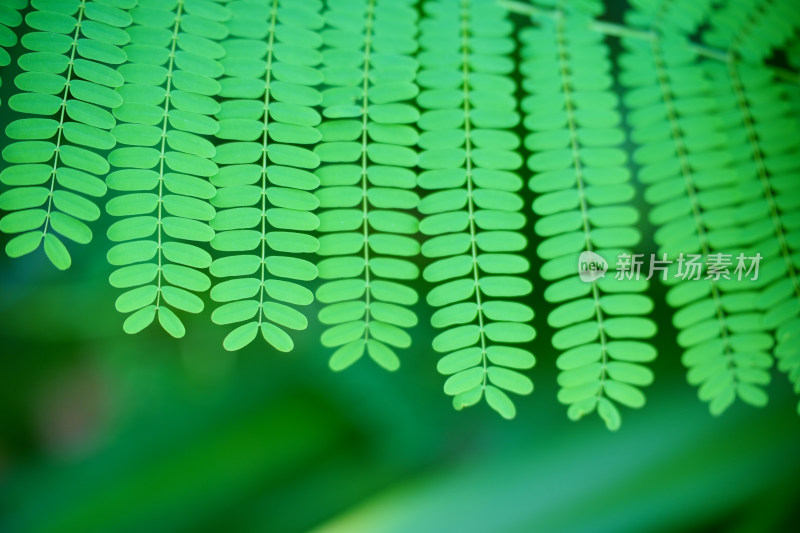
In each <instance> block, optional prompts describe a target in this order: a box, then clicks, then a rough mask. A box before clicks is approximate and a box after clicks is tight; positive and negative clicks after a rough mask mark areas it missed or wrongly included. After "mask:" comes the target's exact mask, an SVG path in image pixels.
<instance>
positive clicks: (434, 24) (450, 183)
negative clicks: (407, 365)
mask: <svg viewBox="0 0 800 533" xmlns="http://www.w3.org/2000/svg"><path fill="white" fill-rule="evenodd" d="M424 11H425V14H426V18H425V19H424V20H423V21H422V23H421V29H422V35H421V41H422V46H423V52H422V53H421V54H420V62H421V65H422V70H421V71H420V73H419V83H420V85H422V87H423V88H424V90H423V91H422V92H421V93H420V95H419V98H418V99H417V103H418V104H419V106H420V107H421V108H422V109H423V113H422V115H421V116H420V119H419V127H420V129H421V130H422V131H423V133H422V135H421V136H420V140H419V144H420V147H421V148H422V149H423V151H422V153H421V154H420V159H419V166H420V168H421V169H422V172H421V173H420V175H419V186H420V188H422V189H424V190H427V191H431V192H429V193H428V194H427V195H426V196H425V198H423V200H422V201H421V202H420V206H419V210H420V212H421V213H423V214H424V215H425V219H424V220H423V221H422V223H421V224H420V231H421V232H422V233H423V234H424V235H425V236H426V239H425V242H424V244H423V245H422V254H423V255H424V256H425V257H427V258H430V259H431V260H432V261H431V263H430V264H429V265H428V266H427V267H426V268H425V270H424V273H423V276H424V278H425V280H426V281H428V282H430V283H435V284H437V286H436V287H434V288H433V289H431V291H430V292H429V293H428V296H427V302H428V304H429V305H431V306H432V307H435V308H438V309H437V311H436V312H435V313H434V314H433V317H432V319H431V322H432V325H433V326H434V327H436V328H441V329H443V330H444V331H442V332H441V333H439V334H438V335H437V336H436V338H434V340H433V348H434V350H436V351H437V352H441V353H444V354H446V355H445V356H444V357H442V359H440V361H439V364H438V369H439V372H441V373H442V374H446V375H450V377H449V378H448V379H447V381H446V382H445V385H444V391H445V392H446V393H447V394H450V395H452V396H453V405H454V407H455V408H456V409H462V408H463V407H467V406H470V405H473V404H475V403H477V402H479V401H480V400H481V398H483V397H484V395H485V398H486V401H487V403H488V404H489V405H490V406H491V407H492V408H493V409H495V410H496V411H497V412H499V413H500V414H501V415H502V416H503V417H505V418H513V417H514V416H515V414H516V408H515V406H514V403H513V402H512V400H511V399H510V398H509V397H508V395H507V394H506V392H505V391H509V392H514V393H516V394H530V393H531V392H532V391H533V383H532V382H531V380H530V379H529V378H528V377H527V376H525V375H523V374H522V373H520V372H518V370H520V369H527V368H530V367H532V366H533V365H534V362H535V359H534V356H533V354H532V353H531V352H530V351H529V350H528V349H526V348H520V347H516V346H508V345H509V344H520V343H527V342H530V341H531V340H532V339H533V337H534V334H535V331H534V329H533V327H531V326H530V324H529V322H530V321H531V319H532V318H533V311H532V310H531V308H530V307H528V306H527V305H525V304H523V303H520V302H518V301H513V300H514V299H516V298H519V297H523V296H526V295H527V294H529V293H530V292H531V290H532V285H531V283H530V281H528V280H527V279H525V277H524V276H525V274H526V273H527V272H528V270H529V268H530V264H529V262H528V260H527V259H526V258H524V257H523V256H521V255H520V254H519V252H520V251H521V250H522V249H523V248H524V247H525V245H526V239H525V237H524V236H523V235H522V234H521V232H520V230H521V228H523V227H524V225H525V216H524V215H523V214H522V213H521V212H520V211H521V210H522V207H523V201H522V198H521V197H520V195H519V194H518V193H517V192H516V191H518V190H519V189H520V188H521V187H522V181H521V180H520V178H519V177H518V176H517V175H516V174H515V173H514V171H516V170H517V169H518V168H519V167H520V166H521V165H522V158H521V157H520V156H519V155H518V154H517V153H516V152H515V150H516V149H517V148H518V147H519V144H520V142H519V138H518V137H517V135H516V134H515V133H514V132H513V131H511V130H512V129H513V128H514V126H516V125H517V124H518V123H519V115H518V113H517V112H516V106H517V105H516V104H517V103H516V99H515V97H514V90H515V88H516V86H515V83H514V82H513V80H512V79H511V78H510V74H511V72H512V71H513V69H514V64H513V61H511V58H510V57H509V54H510V53H511V52H512V51H513V50H514V41H513V39H511V38H510V37H509V35H510V34H511V31H512V29H513V26H512V25H511V23H510V22H509V21H508V19H507V15H506V12H505V11H504V10H503V9H501V8H499V7H498V6H497V4H496V3H494V2H492V1H490V0H463V1H459V0H439V1H433V2H427V3H426V4H425V6H424Z"/></svg>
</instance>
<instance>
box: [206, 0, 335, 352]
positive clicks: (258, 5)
mask: <svg viewBox="0 0 800 533" xmlns="http://www.w3.org/2000/svg"><path fill="white" fill-rule="evenodd" d="M228 7H229V9H230V11H231V13H232V17H231V18H230V20H228V21H227V22H226V26H227V28H228V31H229V32H230V36H229V38H228V39H226V40H225V42H224V43H222V49H223V50H224V55H225V57H224V59H222V61H221V62H222V66H223V69H224V77H223V78H222V80H221V81H220V85H221V90H220V92H219V97H220V100H221V106H220V109H219V111H218V112H217V113H216V117H217V119H218V121H219V131H217V132H216V137H217V139H219V141H218V142H217V148H216V155H215V156H214V159H213V160H214V161H215V162H216V163H217V164H218V165H219V171H218V172H217V173H216V174H215V175H214V176H212V178H211V183H213V184H214V185H215V186H216V187H217V188H218V190H217V194H216V196H215V197H214V198H213V199H212V201H211V203H212V204H213V205H214V207H215V208H216V209H217V215H216V217H215V218H214V219H213V220H212V221H211V226H212V228H214V230H215V231H216V235H215V236H214V238H213V239H212V240H211V246H212V248H214V250H216V251H217V252H219V253H218V254H217V255H216V256H215V259H214V262H213V263H212V264H211V273H212V274H213V275H214V276H215V277H217V278H219V280H220V281H217V282H216V283H215V285H214V287H213V288H212V289H211V298H212V299H214V300H215V301H217V302H220V303H221V304H222V305H220V306H218V307H217V308H216V309H215V310H214V313H213V314H212V316H211V319H212V320H213V321H214V322H215V323H217V324H223V325H227V324H239V323H241V325H239V326H237V327H236V328H235V329H233V330H232V331H231V332H230V333H229V334H228V335H227V337H226V338H225V341H224V343H223V345H224V347H225V348H226V349H228V350H238V349H240V348H243V347H244V346H246V345H247V344H250V343H251V342H252V341H253V340H254V339H255V337H256V336H257V335H258V334H259V332H260V334H261V336H262V337H263V338H264V339H265V340H266V341H267V342H268V343H269V344H270V345H272V346H273V347H274V348H275V349H277V350H279V351H282V352H288V351H290V350H291V349H292V348H293V347H294V341H293V340H292V338H291V337H290V336H289V334H288V333H287V332H286V330H287V329H288V330H303V329H305V328H306V327H307V325H308V320H307V318H306V316H305V315H304V314H303V313H302V312H300V311H298V310H297V309H295V307H296V306H307V305H308V304H310V303H311V302H312V300H313V295H312V293H311V291H310V290H309V289H307V288H306V287H304V286H303V285H302V284H301V283H298V282H308V281H311V280H314V279H315V278H316V277H317V268H316V266H315V265H314V264H313V263H312V262H310V261H308V260H307V259H301V258H299V257H296V255H297V254H310V253H314V252H316V251H317V249H318V248H319V242H318V241H317V239H316V237H314V236H312V235H311V234H310V233H311V232H313V231H314V230H316V229H317V227H318V226H319V219H318V218H317V216H316V215H315V214H314V213H313V212H312V211H313V210H314V209H316V207H317V206H318V205H319V201H318V200H317V198H316V196H314V195H313V194H312V192H311V191H313V190H314V189H316V188H317V186H318V185H319V179H318V178H317V177H316V176H315V175H314V174H313V170H314V169H315V168H317V167H318V166H319V161H320V160H319V157H318V156H317V155H316V154H315V153H314V152H313V151H312V150H311V147H312V146H313V145H314V144H316V143H317V142H318V141H319V140H320V137H321V136H320V133H319V130H318V129H317V125H318V124H319V123H320V115H319V113H318V112H317V111H316V110H315V109H314V107H315V106H317V105H319V104H320V103H321V101H322V96H321V95H320V93H319V91H317V90H316V89H315V88H314V87H315V86H316V85H317V84H319V83H320V81H321V80H322V76H321V75H320V73H319V69H318V65H319V63H320V61H321V59H322V57H321V54H320V53H319V51H318V48H319V46H320V44H321V41H322V39H321V38H320V36H319V34H318V32H319V30H320V29H321V28H322V26H323V21H322V17H321V16H320V15H319V14H318V13H319V11H321V9H322V3H321V2H302V3H296V2H292V1H288V0H284V1H282V2H279V1H277V0H262V1H259V2H252V1H251V2H231V3H230V4H228Z"/></svg>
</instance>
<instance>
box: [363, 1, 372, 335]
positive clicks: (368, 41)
mask: <svg viewBox="0 0 800 533" xmlns="http://www.w3.org/2000/svg"><path fill="white" fill-rule="evenodd" d="M374 16H375V0H369V3H368V4H367V21H366V26H365V30H364V31H365V32H366V34H365V36H364V79H363V86H362V92H361V193H362V198H361V209H362V210H363V213H364V286H365V287H366V290H365V291H364V305H365V308H364V342H367V341H368V340H369V319H370V309H369V305H370V290H371V289H370V285H369V284H370V276H369V218H368V205H367V191H368V181H367V163H368V159H367V139H368V137H367V124H368V114H367V112H368V106H369V94H368V91H369V69H370V53H371V51H372V25H373V17H374Z"/></svg>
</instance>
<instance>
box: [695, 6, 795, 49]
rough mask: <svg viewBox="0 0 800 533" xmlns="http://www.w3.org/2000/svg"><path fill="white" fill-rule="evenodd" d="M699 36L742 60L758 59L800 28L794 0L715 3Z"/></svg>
mask: <svg viewBox="0 0 800 533" xmlns="http://www.w3.org/2000/svg"><path fill="white" fill-rule="evenodd" d="M709 22H710V28H709V29H708V30H707V31H705V32H703V40H704V41H705V42H706V43H707V44H709V45H711V46H715V47H717V48H721V49H723V50H728V51H729V52H731V53H734V54H736V55H737V56H738V57H741V58H743V59H744V60H746V61H752V62H762V61H763V60H764V59H766V58H767V57H769V56H770V55H771V54H772V52H773V51H774V50H775V49H778V48H782V47H783V46H785V45H786V43H787V42H788V41H789V40H790V39H791V38H792V37H794V35H795V34H796V32H797V30H798V28H800V9H798V6H797V1H796V0H725V1H723V2H722V5H721V6H717V7H715V12H714V16H713V17H710V20H709Z"/></svg>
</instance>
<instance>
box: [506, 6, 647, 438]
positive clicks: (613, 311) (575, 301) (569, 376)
mask: <svg viewBox="0 0 800 533" xmlns="http://www.w3.org/2000/svg"><path fill="white" fill-rule="evenodd" d="M584 28H585V19H584V18H583V17H581V16H575V17H571V18H567V19H557V20H555V21H543V23H542V24H541V27H539V28H536V29H533V28H529V29H526V30H524V31H523V32H522V33H521V34H520V40H521V41H522V43H523V44H524V47H523V49H522V58H523V61H522V63H521V65H520V69H521V71H522V73H523V75H524V76H525V79H524V83H523V88H524V89H525V91H526V93H528V96H526V97H525V99H524V100H523V101H522V109H523V111H525V113H526V116H525V120H524V124H525V127H526V128H527V129H528V131H530V134H529V135H528V136H527V137H526V138H525V145H526V147H527V148H528V149H529V150H530V151H531V152H533V155H532V156H531V157H530V158H529V159H528V168H529V169H530V170H532V171H533V172H534V176H533V177H532V178H531V180H530V187H531V189H532V190H533V191H534V192H536V193H537V198H536V200H535V201H534V203H533V210H534V212H535V213H536V214H537V215H538V217H539V218H538V220H537V221H536V224H535V225H534V230H535V231H536V233H537V234H538V235H539V236H540V237H542V238H543V239H544V240H543V242H542V243H541V244H540V245H539V247H538V248H537V254H538V255H539V257H540V259H542V260H543V261H544V263H543V264H542V267H541V270H540V272H541V275H542V277H543V278H544V279H546V280H547V281H548V282H550V284H549V286H548V287H547V289H546V290H545V299H547V301H549V302H552V303H554V304H556V308H555V309H554V310H553V311H552V312H551V313H550V315H549V316H548V324H549V325H550V326H551V327H553V328H555V329H557V330H558V331H557V332H556V334H555V335H554V336H553V346H554V347H555V348H556V349H558V350H559V351H560V352H561V355H560V356H559V357H558V360H557V361H556V364H557V365H558V368H559V370H560V373H559V376H558V383H559V386H560V391H559V393H558V399H559V401H561V402H562V403H565V404H567V405H569V409H568V410H567V414H568V416H569V417H570V418H571V419H573V420H577V419H580V418H582V417H583V416H585V415H586V414H588V413H592V412H594V411H595V410H597V412H598V414H599V415H600V416H601V417H602V418H603V420H604V421H605V423H606V425H607V426H608V428H609V429H611V430H616V429H618V428H619V426H620V423H621V416H620V413H619V410H618V409H617V407H616V405H615V403H614V402H617V403H620V404H622V405H625V406H628V407H632V408H639V407H642V406H643V405H644V402H645V397H644V394H643V393H642V392H641V390H640V389H639V388H640V387H642V386H645V385H649V384H650V383H651V382H652V381H653V373H652V371H650V369H648V368H647V367H645V366H644V365H642V363H644V362H648V361H651V360H653V359H654V358H655V356H656V351H655V349H654V348H653V347H652V346H651V345H650V344H648V343H646V342H643V341H642V339H648V338H650V337H652V336H653V335H654V334H655V332H656V326H655V323H654V322H653V321H652V320H650V319H649V318H645V317H646V315H648V314H649V313H650V312H651V311H652V309H653V302H652V300H651V299H650V298H649V297H648V296H646V295H644V294H639V293H641V292H643V291H645V290H646V289H647V286H648V283H647V281H646V280H643V279H642V280H638V281H637V280H616V279H614V274H613V270H612V271H611V272H609V273H608V274H606V277H605V278H601V279H598V280H596V281H592V282H584V281H582V280H581V279H580V278H579V276H578V270H577V268H576V267H577V266H578V257H579V255H580V254H581V252H583V251H586V250H588V251H594V252H596V253H598V254H599V255H600V256H602V257H606V258H607V259H608V261H609V262H610V263H611V264H612V267H611V268H613V263H614V259H615V258H616V257H617V256H618V255H619V254H620V253H622V252H627V253H630V252H631V249H632V248H634V247H635V246H636V245H638V244H639V242H640V241H641V235H640V233H639V231H638V230H637V229H636V228H635V224H636V223H637V222H638V220H639V213H638V211H637V210H636V208H634V207H633V206H632V205H630V204H631V203H632V202H631V200H632V199H633V196H634V189H633V187H632V186H631V184H630V183H629V181H630V172H629V171H628V169H627V168H626V167H625V165H626V163H627V154H626V152H625V151H624V150H622V148H621V145H622V144H623V143H624V142H625V140H626V139H625V134H624V132H623V131H622V129H621V121H622V118H621V115H620V113H619V111H618V109H617V107H618V105H619V102H618V98H617V96H616V95H615V94H614V93H613V92H612V90H611V85H612V79H611V76H610V69H611V63H610V61H609V59H608V48H607V47H606V46H605V44H604V43H603V40H602V35H600V34H597V33H591V32H586V31H585V29H584Z"/></svg>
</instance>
